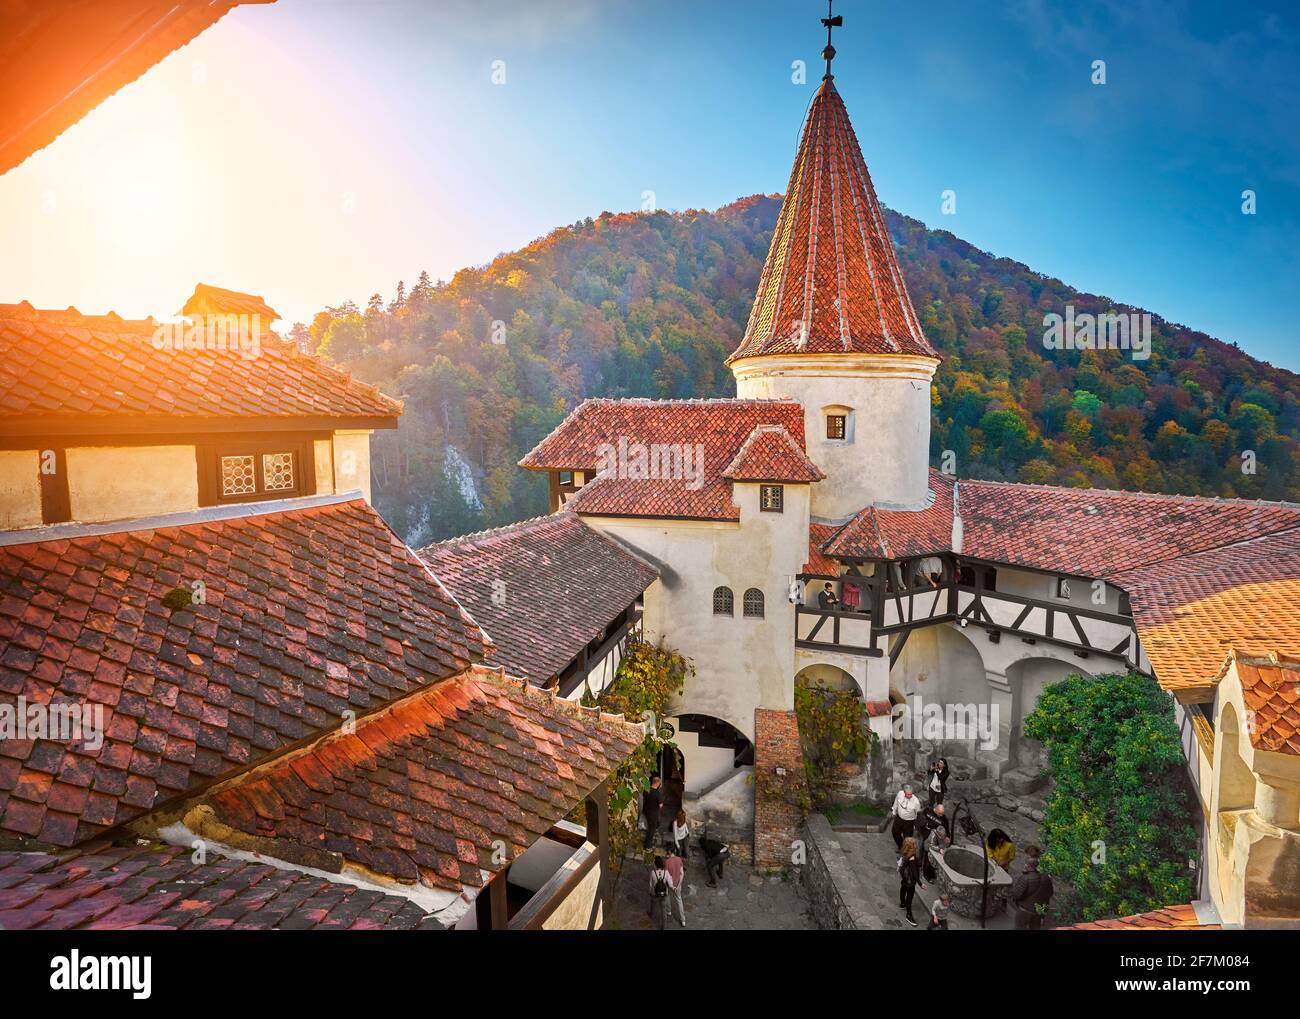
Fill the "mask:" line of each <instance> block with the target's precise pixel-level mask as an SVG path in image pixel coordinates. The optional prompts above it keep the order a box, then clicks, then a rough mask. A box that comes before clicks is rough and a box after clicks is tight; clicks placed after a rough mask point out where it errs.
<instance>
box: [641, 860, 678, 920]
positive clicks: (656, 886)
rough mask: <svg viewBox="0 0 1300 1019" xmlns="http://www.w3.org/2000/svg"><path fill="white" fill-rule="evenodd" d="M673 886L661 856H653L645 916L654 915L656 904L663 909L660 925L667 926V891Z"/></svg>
mask: <svg viewBox="0 0 1300 1019" xmlns="http://www.w3.org/2000/svg"><path fill="white" fill-rule="evenodd" d="M672 886H673V876H672V875H671V874H670V873H668V867H667V865H666V864H665V862H664V858H663V857H662V856H656V857H655V863H654V866H653V867H651V868H650V906H649V908H648V909H646V915H647V916H654V913H655V906H656V905H658V906H659V908H660V909H662V910H663V919H664V923H663V924H661V926H667V922H668V916H669V913H668V910H669V905H668V893H669V891H670V890H671V889H672Z"/></svg>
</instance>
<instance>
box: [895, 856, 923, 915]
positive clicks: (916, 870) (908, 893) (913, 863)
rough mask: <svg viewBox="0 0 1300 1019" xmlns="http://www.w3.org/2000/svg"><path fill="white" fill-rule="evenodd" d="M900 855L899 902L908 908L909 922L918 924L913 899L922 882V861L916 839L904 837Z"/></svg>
mask: <svg viewBox="0 0 1300 1019" xmlns="http://www.w3.org/2000/svg"><path fill="white" fill-rule="evenodd" d="M900 853H901V855H900V856H899V857H898V904H899V906H901V907H902V908H903V909H905V910H907V914H906V916H907V922H908V924H910V925H911V926H913V927H915V926H916V920H915V919H914V918H913V917H912V899H913V898H914V897H915V896H916V886H917V885H919V884H920V883H921V861H920V858H919V856H918V855H917V849H916V839H913V838H906V839H903V844H902V846H901V847H900Z"/></svg>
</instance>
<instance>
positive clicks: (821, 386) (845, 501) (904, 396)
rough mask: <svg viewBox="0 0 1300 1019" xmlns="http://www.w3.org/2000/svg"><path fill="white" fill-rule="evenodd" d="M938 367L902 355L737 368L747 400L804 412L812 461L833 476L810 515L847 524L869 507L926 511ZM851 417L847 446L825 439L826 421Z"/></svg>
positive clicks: (823, 357) (819, 488)
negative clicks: (789, 404) (782, 403)
mask: <svg viewBox="0 0 1300 1019" xmlns="http://www.w3.org/2000/svg"><path fill="white" fill-rule="evenodd" d="M938 364H939V362H938V361H937V360H935V359H934V358H922V357H909V356H904V355H901V354H892V355H864V354H791V355H785V356H775V357H754V358H745V359H744V360H741V361H739V362H737V363H736V364H735V365H734V366H733V369H732V370H733V371H734V372H735V375H736V392H737V394H738V395H739V396H741V397H761V398H768V399H773V398H786V399H794V400H798V401H799V402H800V403H802V404H803V407H804V433H805V439H806V441H807V444H808V455H809V456H810V457H811V458H812V460H813V462H814V463H816V464H817V466H819V467H820V468H821V469H822V470H824V471H825V472H826V474H827V478H826V480H825V481H822V482H819V483H818V484H817V485H815V486H813V504H812V514H813V516H815V517H817V518H819V519H825V520H845V519H847V518H849V517H850V516H852V515H853V514H855V513H857V512H858V511H859V510H860V509H862V508H863V507H864V506H866V505H868V504H870V503H876V504H878V505H889V506H899V507H909V508H920V507H921V506H923V505H924V504H925V502H926V500H927V497H928V490H929V473H928V465H929V462H930V415H931V407H930V381H931V379H932V378H933V376H934V370H935V368H936V367H937V366H938ZM845 407H847V408H850V409H851V421H850V422H849V427H848V430H847V431H848V436H849V437H848V438H846V439H843V440H839V439H827V438H826V422H825V414H826V411H827V409H828V408H829V409H830V411H831V412H832V413H843V410H842V409H841V408H845Z"/></svg>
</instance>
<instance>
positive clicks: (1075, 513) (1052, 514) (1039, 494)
mask: <svg viewBox="0 0 1300 1019" xmlns="http://www.w3.org/2000/svg"><path fill="white" fill-rule="evenodd" d="M957 487H958V495H959V501H960V507H961V516H962V523H963V526H964V542H963V551H965V553H966V554H967V555H973V556H978V557H980V558H983V559H995V560H998V561H1000V562H1006V563H1013V564H1016V565H1021V566H1032V567H1035V568H1037V569H1042V570H1054V571H1059V572H1062V573H1072V574H1076V575H1081V576H1089V577H1104V576H1106V575H1107V574H1110V573H1115V572H1119V571H1122V570H1129V569H1133V568H1134V567H1137V566H1143V565H1148V564H1151V563H1156V562H1160V561H1163V560H1167V559H1175V558H1178V557H1179V556H1185V555H1188V554H1190V553H1195V552H1201V551H1204V550H1206V549H1209V548H1214V547H1217V546H1221V545H1226V544H1229V543H1231V542H1234V541H1245V540H1248V539H1250V538H1257V537H1260V536H1261V535H1265V534H1271V533H1274V532H1277V531H1282V530H1286V529H1289V528H1292V527H1300V506H1287V505H1283V504H1278V503H1259V502H1250V501H1247V500H1244V499H1206V498H1200V497H1196V496H1186V495H1150V494H1147V493H1144V492H1116V491H1105V490H1099V489H1087V488H1053V487H1049V486H1045V485H1022V484H1006V483H1002V482H993V481H962V482H960V483H959V484H958V486H957Z"/></svg>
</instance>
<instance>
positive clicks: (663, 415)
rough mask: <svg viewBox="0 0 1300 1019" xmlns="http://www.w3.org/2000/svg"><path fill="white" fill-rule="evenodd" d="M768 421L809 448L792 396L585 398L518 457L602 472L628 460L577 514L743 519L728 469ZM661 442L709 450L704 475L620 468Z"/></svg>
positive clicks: (587, 489)
mask: <svg viewBox="0 0 1300 1019" xmlns="http://www.w3.org/2000/svg"><path fill="white" fill-rule="evenodd" d="M768 424H770V425H781V426H783V427H784V428H785V430H786V432H787V433H788V434H789V435H790V436H791V437H792V439H793V440H794V442H795V443H796V444H797V445H798V447H799V449H800V450H802V449H803V441H804V440H803V428H804V425H803V407H802V406H801V405H800V404H798V403H796V402H794V401H791V400H586V401H584V402H583V403H582V404H580V405H579V406H578V407H577V408H576V409H574V410H573V412H572V413H570V414H569V416H568V417H567V418H565V419H564V421H562V422H561V423H560V425H559V426H558V427H557V428H556V429H555V430H554V431H553V432H551V434H550V435H548V436H547V437H546V438H545V439H543V440H542V441H541V442H540V443H539V444H538V445H537V447H536V448H535V449H534V450H533V451H532V452H530V453H529V454H528V455H527V456H525V457H524V458H523V459H522V460H521V461H520V462H519V463H520V466H522V467H528V468H531V469H534V470H579V471H585V472H595V471H597V470H600V469H602V468H603V467H606V466H610V464H609V463H608V461H609V460H620V461H622V462H620V463H617V464H614V465H612V466H614V467H615V469H614V470H613V471H611V472H610V473H609V474H608V475H607V476H602V477H598V478H597V479H596V480H595V481H593V482H590V483H589V484H587V485H585V486H584V487H583V488H582V489H580V490H579V491H578V492H577V494H576V495H575V496H574V497H573V498H572V499H571V500H570V503H569V505H570V506H572V508H573V509H574V510H575V511H577V512H578V513H585V514H591V515H597V516H598V515H611V516H649V517H686V518H693V519H704V520H738V519H739V518H740V510H739V509H738V508H737V507H736V505H735V503H734V502H732V497H731V483H730V482H729V481H728V480H727V479H726V478H724V477H723V476H722V474H723V471H724V470H725V469H726V468H727V466H728V465H729V464H730V463H731V462H732V460H733V459H734V458H735V456H736V454H737V453H738V452H739V450H740V448H741V446H743V445H744V443H745V440H746V439H748V438H749V437H750V435H751V434H752V433H753V431H754V429H755V428H757V427H758V426H759V425H768ZM655 446H659V447H663V448H667V449H670V450H675V451H677V453H678V455H680V454H681V451H682V450H685V449H689V450H690V451H691V452H692V455H694V451H695V450H696V449H697V448H702V450H703V461H704V462H703V470H702V472H700V475H699V477H698V478H673V477H667V478H665V477H663V476H662V475H663V473H664V472H663V471H655V472H653V473H658V474H659V475H660V476H659V477H655V476H653V474H652V476H651V477H649V478H641V477H637V476H631V477H629V476H626V475H627V474H632V473H634V472H633V471H627V470H623V471H619V470H618V469H617V468H618V467H620V466H623V467H626V466H634V464H633V462H632V456H634V455H635V453H636V452H637V451H638V450H640V451H642V452H643V453H644V452H645V451H646V450H647V449H649V448H650V447H655ZM602 447H605V448H604V449H602ZM602 454H603V455H602ZM620 474H623V475H625V476H619V475H620Z"/></svg>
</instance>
